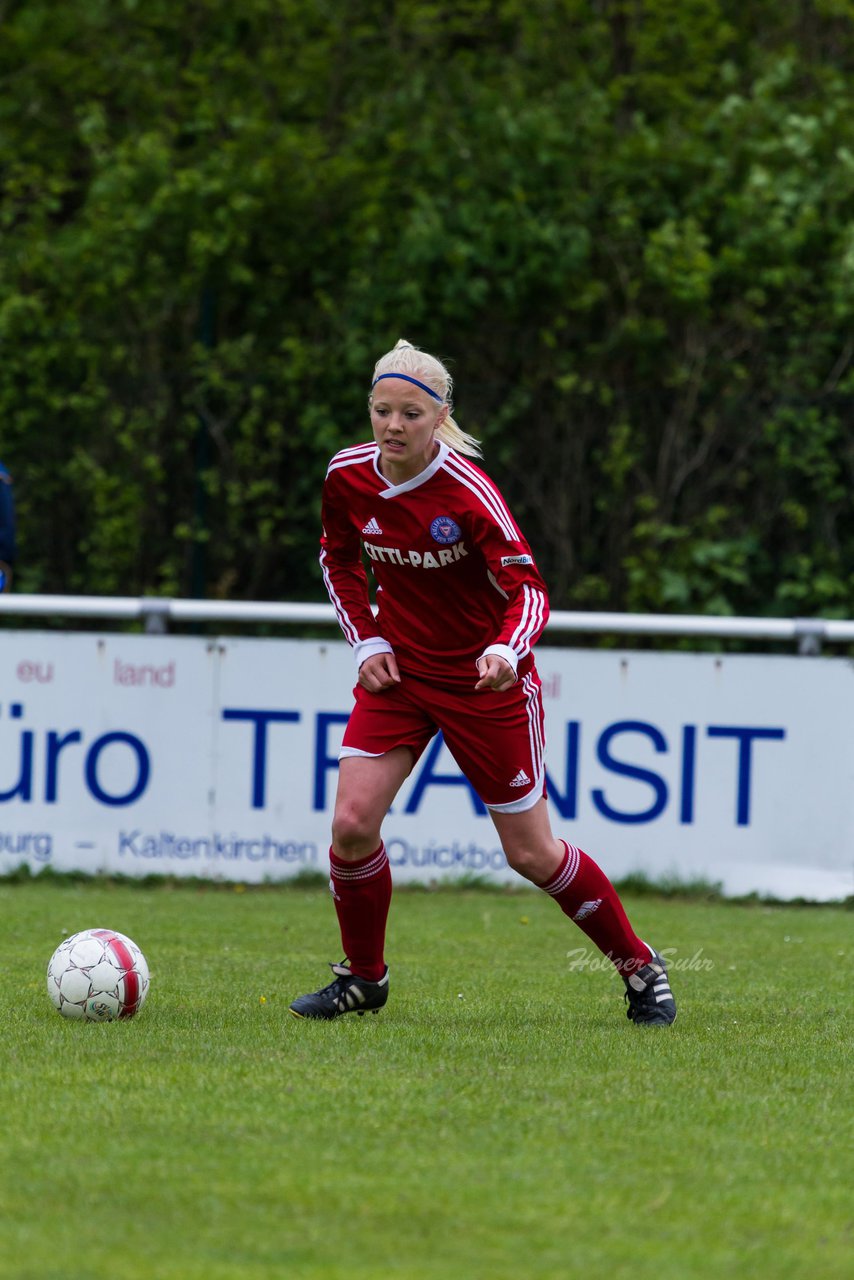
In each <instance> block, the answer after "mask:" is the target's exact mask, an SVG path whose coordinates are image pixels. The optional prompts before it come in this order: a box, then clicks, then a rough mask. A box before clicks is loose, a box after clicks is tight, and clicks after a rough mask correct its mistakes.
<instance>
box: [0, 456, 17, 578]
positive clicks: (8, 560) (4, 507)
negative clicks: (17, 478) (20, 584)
mask: <svg viewBox="0 0 854 1280" xmlns="http://www.w3.org/2000/svg"><path fill="white" fill-rule="evenodd" d="M16 553H17V548H16V545H15V502H14V499H13V498H12V477H11V476H10V475H9V472H8V471H7V470H6V468H5V467H4V466H3V463H2V462H0V591H8V590H9V588H10V587H11V585H12V568H13V566H14V564H15V557H16Z"/></svg>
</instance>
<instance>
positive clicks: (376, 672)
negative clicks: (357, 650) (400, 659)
mask: <svg viewBox="0 0 854 1280" xmlns="http://www.w3.org/2000/svg"><path fill="white" fill-rule="evenodd" d="M359 684H360V685H361V686H362V688H363V689H367V690H368V691H369V693H380V692H381V691H382V690H383V689H391V688H393V687H394V685H396V684H400V672H399V671H398V669H397V661H396V659H395V656H394V654H393V653H375V654H373V655H372V656H371V657H370V658H366V659H365V661H364V662H363V663H362V665H361V666H360V667H359Z"/></svg>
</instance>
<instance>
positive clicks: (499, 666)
mask: <svg viewBox="0 0 854 1280" xmlns="http://www.w3.org/2000/svg"><path fill="white" fill-rule="evenodd" d="M477 669H478V672H479V673H480V679H479V680H478V682H477V684H476V685H475V689H494V690H495V692H496V693H503V692H504V690H505V689H509V688H510V687H511V685H514V684H515V683H516V672H515V671H514V670H513V668H512V667H511V666H510V663H509V662H507V661H506V660H505V659H504V658H499V656H498V654H497V653H487V654H484V656H483V657H482V658H478V660H477Z"/></svg>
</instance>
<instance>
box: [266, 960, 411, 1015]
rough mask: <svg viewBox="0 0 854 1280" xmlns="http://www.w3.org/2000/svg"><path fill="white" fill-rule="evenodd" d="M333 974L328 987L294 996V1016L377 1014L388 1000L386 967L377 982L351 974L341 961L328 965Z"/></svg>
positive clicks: (292, 1010)
mask: <svg viewBox="0 0 854 1280" xmlns="http://www.w3.org/2000/svg"><path fill="white" fill-rule="evenodd" d="M329 967H330V969H331V970H332V972H333V973H334V974H335V977H334V978H333V980H332V982H330V984H329V986H328V987H323V988H322V989H321V990H320V991H315V992H313V993H312V994H311V995H308V996H298V997H297V998H296V1000H294V1002H293V1004H292V1005H291V1006H290V1010H291V1013H292V1014H293V1015H294V1017H295V1018H325V1019H327V1020H328V1019H330V1018H340V1016H341V1014H342V1013H358V1014H359V1015H360V1016H361V1015H362V1014H363V1013H367V1012H368V1011H369V1010H370V1012H371V1013H378V1012H379V1011H380V1009H381V1008H382V1007H383V1005H384V1004H385V1002H386V1000H388V968H386V971H385V973H384V974H383V976H382V977H381V978H380V980H379V982H368V980H367V978H360V977H358V976H357V975H356V974H354V973H351V972H350V970H349V968H348V967H347V965H346V963H345V962H344V961H342V962H341V964H331V965H330V966H329Z"/></svg>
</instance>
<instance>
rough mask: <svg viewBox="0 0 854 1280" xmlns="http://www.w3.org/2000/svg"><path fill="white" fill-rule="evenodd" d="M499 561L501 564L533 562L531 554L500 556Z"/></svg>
mask: <svg viewBox="0 0 854 1280" xmlns="http://www.w3.org/2000/svg"><path fill="white" fill-rule="evenodd" d="M501 563H502V565H505V564H533V563H534V557H533V556H502V557H501Z"/></svg>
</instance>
